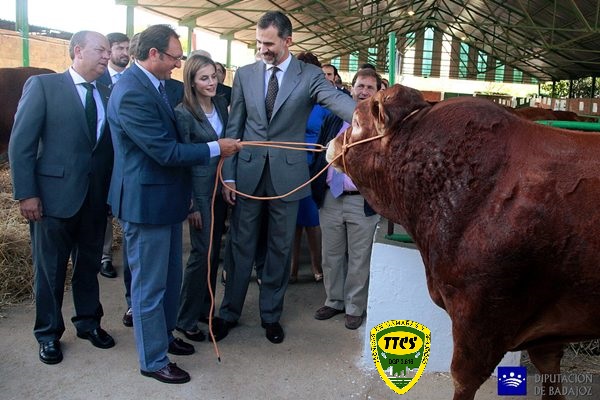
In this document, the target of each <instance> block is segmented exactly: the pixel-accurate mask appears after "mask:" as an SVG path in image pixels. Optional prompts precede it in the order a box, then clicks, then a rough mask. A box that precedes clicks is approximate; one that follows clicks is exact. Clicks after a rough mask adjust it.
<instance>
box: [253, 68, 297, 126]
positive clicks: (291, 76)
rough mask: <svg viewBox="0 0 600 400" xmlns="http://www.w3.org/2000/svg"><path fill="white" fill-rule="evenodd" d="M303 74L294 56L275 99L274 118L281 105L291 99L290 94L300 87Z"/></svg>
mask: <svg viewBox="0 0 600 400" xmlns="http://www.w3.org/2000/svg"><path fill="white" fill-rule="evenodd" d="M301 72H302V70H301V69H300V63H299V62H298V60H296V58H295V57H294V56H292V60H291V61H290V65H289V66H288V68H287V70H286V71H285V74H284V76H283V78H282V79H283V82H281V85H280V87H279V92H278V93H277V98H276V99H275V105H274V106H273V117H274V116H275V115H276V114H277V111H278V110H279V108H281V105H282V104H283V103H284V102H285V101H286V100H287V98H288V97H290V94H292V92H293V91H294V89H295V88H296V86H298V84H299V83H300V73H301ZM263 80H264V74H263ZM263 109H264V107H263ZM273 117H271V118H273Z"/></svg>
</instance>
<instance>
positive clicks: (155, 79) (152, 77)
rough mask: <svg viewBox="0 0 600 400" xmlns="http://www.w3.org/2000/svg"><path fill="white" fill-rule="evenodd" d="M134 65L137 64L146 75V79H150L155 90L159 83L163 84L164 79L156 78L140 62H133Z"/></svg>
mask: <svg viewBox="0 0 600 400" xmlns="http://www.w3.org/2000/svg"><path fill="white" fill-rule="evenodd" d="M135 65H137V66H138V67H139V68H140V69H141V70H142V72H143V73H144V74H146V76H147V77H148V79H150V82H152V85H154V88H155V89H156V90H158V85H160V84H161V83H162V84H163V86H164V85H165V81H161V80H160V79H158V78H157V77H155V76H154V75H153V74H152V72H150V71H148V70H147V69H146V68H144V67H142V64H140V63H138V62H137V61H136V62H135Z"/></svg>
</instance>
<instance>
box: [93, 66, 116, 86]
mask: <svg viewBox="0 0 600 400" xmlns="http://www.w3.org/2000/svg"><path fill="white" fill-rule="evenodd" d="M96 82H100V83H101V84H103V85H104V86H107V87H109V88H112V79H111V77H110V72H108V68H106V70H105V71H104V73H103V74H102V75H100V77H99V78H98V79H96Z"/></svg>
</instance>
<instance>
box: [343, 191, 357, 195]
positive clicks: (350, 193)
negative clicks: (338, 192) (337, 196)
mask: <svg viewBox="0 0 600 400" xmlns="http://www.w3.org/2000/svg"><path fill="white" fill-rule="evenodd" d="M342 194H343V195H344V196H354V195H355V194H360V192H359V191H358V190H344V192H343V193H342Z"/></svg>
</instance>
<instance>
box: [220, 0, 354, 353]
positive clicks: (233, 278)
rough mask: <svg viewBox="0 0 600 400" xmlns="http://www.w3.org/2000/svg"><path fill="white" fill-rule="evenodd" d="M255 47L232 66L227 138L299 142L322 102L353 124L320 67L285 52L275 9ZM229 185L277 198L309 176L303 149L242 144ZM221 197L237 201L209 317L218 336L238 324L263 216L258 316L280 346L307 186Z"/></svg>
mask: <svg viewBox="0 0 600 400" xmlns="http://www.w3.org/2000/svg"><path fill="white" fill-rule="evenodd" d="M256 44H257V49H258V55H259V56H260V60H258V61H257V62H255V63H253V64H250V65H246V66H244V67H242V68H240V69H238V70H237V72H236V74H235V78H234V81H233V91H232V95H231V112H230V113H229V115H230V119H229V122H228V124H227V130H226V133H225V136H226V137H227V138H234V139H241V140H243V141H245V142H255V141H283V142H304V135H305V133H306V122H307V120H308V116H309V114H310V112H311V110H312V108H313V106H314V105H315V104H321V105H322V106H324V107H326V108H328V109H329V110H330V111H332V112H333V113H335V114H337V115H339V116H341V117H342V118H343V119H344V120H346V121H351V119H352V113H353V112H354V107H355V105H356V103H355V102H354V100H352V99H351V98H350V97H348V96H346V95H345V94H343V93H342V92H340V91H338V90H336V89H335V87H334V86H332V85H331V84H330V83H329V82H328V81H327V80H325V76H324V75H323V72H322V71H321V69H320V68H318V67H317V66H315V65H310V64H305V63H303V62H301V61H298V59H296V57H294V56H293V55H291V54H290V51H289V47H290V46H291V45H292V23H291V22H290V20H289V18H288V17H287V16H285V15H284V14H282V13H281V12H279V11H269V12H267V13H266V14H264V15H263V16H262V17H261V18H260V20H259V21H258V24H257V27H256ZM223 171H224V174H223V176H224V177H225V179H226V180H228V181H230V183H229V185H231V187H233V188H237V189H238V190H239V191H241V192H243V193H247V194H251V195H254V196H281V195H284V194H286V193H288V192H290V191H291V190H292V189H295V188H297V187H298V186H300V185H301V184H302V183H304V182H306V181H307V180H308V177H309V176H308V164H307V162H306V153H305V152H303V151H293V150H286V149H279V148H271V147H256V146H248V147H243V148H242V150H241V151H240V153H239V155H236V156H234V157H232V158H231V159H228V160H226V161H225V167H224V169H223ZM223 191H224V193H223V198H224V199H225V201H226V202H228V203H229V204H232V205H233V204H235V207H234V209H233V214H232V217H231V220H232V223H231V225H230V226H231V230H230V233H229V241H230V242H229V246H228V247H230V248H231V257H228V256H226V257H225V259H226V264H227V265H226V266H225V269H226V270H227V281H226V284H225V294H224V297H223V302H222V304H221V308H220V317H221V318H219V319H215V324H214V328H215V330H216V332H214V333H215V339H216V340H219V339H221V338H223V337H225V335H227V332H228V330H229V329H231V328H232V327H234V326H235V325H236V324H237V321H238V319H239V318H240V316H241V313H242V307H243V305H244V300H245V298H246V293H247V290H248V284H249V282H250V276H251V274H252V266H253V263H254V261H255V258H256V257H255V256H256V248H257V242H258V239H259V236H260V232H261V224H262V221H263V220H264V221H266V232H267V234H266V236H267V237H266V238H265V239H266V243H267V250H266V257H265V263H264V267H263V271H262V276H261V280H262V284H261V286H260V316H261V322H262V327H263V328H264V329H265V330H266V337H267V339H268V340H269V341H270V342H272V343H281V342H282V341H283V339H284V331H283V328H282V327H281V325H280V323H279V319H280V317H281V313H282V311H283V299H284V296H285V291H286V288H287V284H288V279H289V275H290V252H291V247H292V241H293V239H294V233H295V231H296V218H297V215H298V204H299V200H300V199H301V198H303V197H306V196H308V195H309V194H310V189H309V188H308V187H305V188H303V189H302V190H299V191H298V192H296V193H294V194H292V195H290V196H287V197H284V198H278V199H274V200H269V201H261V200H252V199H249V198H246V197H243V196H240V197H237V198H236V195H235V193H234V192H233V191H231V190H230V189H228V188H224V190H223Z"/></svg>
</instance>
